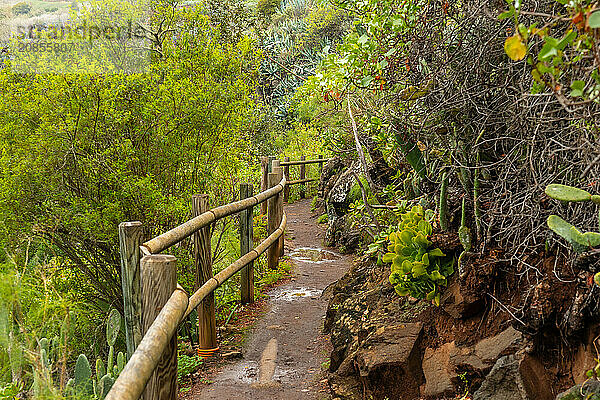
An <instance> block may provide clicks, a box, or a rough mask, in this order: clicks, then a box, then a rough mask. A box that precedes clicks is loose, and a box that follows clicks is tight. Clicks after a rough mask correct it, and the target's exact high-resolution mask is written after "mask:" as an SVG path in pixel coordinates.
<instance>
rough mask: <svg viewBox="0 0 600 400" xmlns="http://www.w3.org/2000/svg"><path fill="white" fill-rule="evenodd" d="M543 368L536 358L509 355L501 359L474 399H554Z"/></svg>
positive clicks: (474, 395)
mask: <svg viewBox="0 0 600 400" xmlns="http://www.w3.org/2000/svg"><path fill="white" fill-rule="evenodd" d="M553 398H554V396H553V395H552V391H551V389H550V385H549V382H548V378H547V376H546V372H545V371H544V367H543V366H542V365H541V364H540V363H539V361H537V360H536V359H535V358H534V357H532V356H529V355H525V356H522V357H521V358H519V357H517V356H515V355H508V356H504V357H502V358H500V359H499V360H498V361H497V362H496V364H495V365H494V368H492V370H491V371H490V373H489V374H488V376H487V377H486V379H485V381H483V383H482V384H481V387H480V388H479V390H477V391H476V392H475V393H474V394H473V400H552V399H553Z"/></svg>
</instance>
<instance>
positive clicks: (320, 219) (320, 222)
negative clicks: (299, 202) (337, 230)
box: [317, 214, 329, 224]
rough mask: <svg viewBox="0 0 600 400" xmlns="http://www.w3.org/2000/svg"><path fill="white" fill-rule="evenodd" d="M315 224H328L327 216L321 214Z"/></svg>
mask: <svg viewBox="0 0 600 400" xmlns="http://www.w3.org/2000/svg"><path fill="white" fill-rule="evenodd" d="M317 222H318V223H319V224H326V223H327V222H329V216H328V215H327V214H323V215H321V216H320V217H319V219H318V220H317Z"/></svg>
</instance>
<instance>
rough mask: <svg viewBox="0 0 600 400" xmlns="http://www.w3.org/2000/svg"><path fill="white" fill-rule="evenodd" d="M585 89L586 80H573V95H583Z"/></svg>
mask: <svg viewBox="0 0 600 400" xmlns="http://www.w3.org/2000/svg"><path fill="white" fill-rule="evenodd" d="M584 89H585V82H584V81H573V82H571V94H570V96H571V97H581V96H583V90H584Z"/></svg>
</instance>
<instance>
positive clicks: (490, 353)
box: [421, 327, 524, 397]
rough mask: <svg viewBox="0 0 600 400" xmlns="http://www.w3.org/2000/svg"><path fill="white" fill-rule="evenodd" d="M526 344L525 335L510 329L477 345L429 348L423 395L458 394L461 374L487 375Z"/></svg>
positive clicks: (451, 344)
mask: <svg viewBox="0 0 600 400" xmlns="http://www.w3.org/2000/svg"><path fill="white" fill-rule="evenodd" d="M523 344H524V338H523V335H522V334H521V332H519V331H517V330H516V329H514V328H513V327H509V328H507V329H506V330H504V331H503V332H501V333H499V334H498V335H496V336H493V337H491V338H487V339H483V340H481V341H479V342H477V343H476V344H475V345H473V346H458V345H456V342H450V343H445V344H443V345H442V346H440V347H439V348H427V349H426V350H425V354H424V357H423V365H422V368H423V373H424V374H425V385H424V386H423V387H422V389H421V393H422V395H423V396H425V397H439V396H444V395H447V394H449V393H454V392H456V389H458V386H459V384H460V379H459V374H461V373H463V372H465V371H469V372H470V373H471V374H473V373H477V374H478V375H480V376H485V373H486V372H487V371H489V370H490V368H491V367H492V366H493V365H494V363H495V362H496V360H498V359H499V358H500V356H501V355H503V354H509V353H512V352H515V351H516V350H518V349H519V348H521V347H523Z"/></svg>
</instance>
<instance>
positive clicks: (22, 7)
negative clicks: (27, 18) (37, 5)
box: [12, 2, 31, 15]
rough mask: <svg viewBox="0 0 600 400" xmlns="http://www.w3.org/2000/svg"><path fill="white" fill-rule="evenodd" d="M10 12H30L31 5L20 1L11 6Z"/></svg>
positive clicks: (15, 13) (21, 13)
mask: <svg viewBox="0 0 600 400" xmlns="http://www.w3.org/2000/svg"><path fill="white" fill-rule="evenodd" d="M12 12H13V14H14V15H24V14H29V13H30V12H31V5H30V4H29V3H25V2H21V3H17V4H15V5H14V6H13V8H12Z"/></svg>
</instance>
